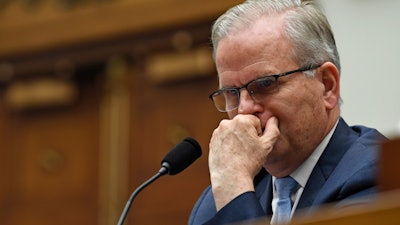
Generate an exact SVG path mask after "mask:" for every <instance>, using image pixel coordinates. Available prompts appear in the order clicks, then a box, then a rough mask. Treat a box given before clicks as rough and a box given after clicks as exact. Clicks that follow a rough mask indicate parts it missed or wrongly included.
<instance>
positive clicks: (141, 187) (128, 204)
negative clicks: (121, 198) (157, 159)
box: [118, 165, 168, 225]
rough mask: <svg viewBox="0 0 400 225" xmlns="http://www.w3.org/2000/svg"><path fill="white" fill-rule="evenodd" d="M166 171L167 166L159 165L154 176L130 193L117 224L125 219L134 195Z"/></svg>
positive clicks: (122, 222) (119, 224)
mask: <svg viewBox="0 0 400 225" xmlns="http://www.w3.org/2000/svg"><path fill="white" fill-rule="evenodd" d="M167 173H168V168H166V167H165V166H164V165H163V167H161V169H160V170H159V171H158V173H156V174H155V175H154V176H152V177H151V178H150V179H148V180H147V181H146V182H144V183H143V184H142V185H140V186H139V187H138V188H136V190H135V191H134V192H133V193H132V195H131V196H130V197H129V199H128V201H127V203H126V205H125V208H124V210H123V211H122V213H121V216H120V218H119V220H118V225H122V224H124V221H125V219H126V216H127V215H128V211H129V208H130V207H131V205H132V202H133V200H134V199H135V197H136V196H137V195H138V194H139V192H140V191H142V190H143V189H144V188H145V187H147V186H148V185H149V184H151V183H153V182H154V181H155V180H157V179H158V178H159V177H161V176H163V175H165V174H167Z"/></svg>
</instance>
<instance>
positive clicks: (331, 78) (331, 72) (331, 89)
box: [319, 62, 340, 109]
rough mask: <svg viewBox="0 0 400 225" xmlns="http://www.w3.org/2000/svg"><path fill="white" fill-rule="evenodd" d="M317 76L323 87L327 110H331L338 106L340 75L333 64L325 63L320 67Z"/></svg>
mask: <svg viewBox="0 0 400 225" xmlns="http://www.w3.org/2000/svg"><path fill="white" fill-rule="evenodd" d="M319 73H320V74H319V76H320V77H321V81H322V83H323V85H324V87H325V90H324V100H325V107H326V108H327V109H333V108H335V107H336V105H337V104H339V98H340V75H339V70H338V69H337V67H336V66H335V64H333V63H331V62H326V63H324V64H322V65H321V66H320V69H319Z"/></svg>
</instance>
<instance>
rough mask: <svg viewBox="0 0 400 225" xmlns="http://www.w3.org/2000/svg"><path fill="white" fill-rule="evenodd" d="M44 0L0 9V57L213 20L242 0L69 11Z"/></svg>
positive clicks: (150, 0)
mask: <svg viewBox="0 0 400 225" xmlns="http://www.w3.org/2000/svg"><path fill="white" fill-rule="evenodd" d="M45 2H46V3H47V4H42V6H41V7H37V8H35V9H33V10H28V11H27V10H23V9H21V8H19V7H17V5H15V4H11V6H10V7H8V8H6V9H3V10H2V11H1V12H0V43H1V45H0V58H5V57H7V56H8V55H18V54H24V53H30V52H39V51H45V50H48V49H54V48H59V47H60V46H61V47H65V46H74V45H78V44H82V43H90V42H91V41H94V40H97V41H99V40H111V39H114V38H118V37H122V36H125V35H135V34H141V33H144V32H151V31H156V30H158V29H164V28H171V27H174V26H183V25H187V24H191V23H196V22H198V21H202V20H210V19H215V18H216V17H217V16H218V15H219V14H220V13H221V12H223V11H225V10H226V9H228V8H229V7H231V6H232V5H235V4H237V3H240V2H243V1H239V0H222V1H221V0H218V1H215V0H136V1H131V0H119V1H110V2H107V3H102V4H101V3H98V4H86V5H82V6H79V7H75V8H72V9H70V10H65V9H64V10H62V9H60V8H58V9H57V8H55V7H54V6H53V7H52V5H51V4H50V3H49V1H45ZM100 2H101V1H100Z"/></svg>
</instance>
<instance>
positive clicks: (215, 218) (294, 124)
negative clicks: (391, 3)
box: [189, 0, 384, 225]
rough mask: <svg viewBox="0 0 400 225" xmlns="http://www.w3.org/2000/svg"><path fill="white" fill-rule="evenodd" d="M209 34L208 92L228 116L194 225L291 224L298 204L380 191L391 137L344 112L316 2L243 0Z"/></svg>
mask: <svg viewBox="0 0 400 225" xmlns="http://www.w3.org/2000/svg"><path fill="white" fill-rule="evenodd" d="M212 41H213V47H214V58H215V64H216V68H217V71H218V78H219V89H218V90H217V91H215V92H213V93H212V94H211V95H210V97H211V99H212V100H213V102H214V104H215V106H216V108H217V109H218V110H219V111H221V112H226V113H227V114H228V116H229V120H223V121H221V123H220V124H219V126H218V128H216V129H215V131H214V133H213V134H212V138H211V141H210V146H209V147H210V148H209V170H210V179H211V186H210V187H208V188H207V189H206V190H205V191H204V193H203V195H202V196H201V197H200V198H199V200H198V202H197V204H196V205H195V207H194V209H193V211H192V214H191V217H190V219H189V224H190V225H200V224H228V223H233V222H238V221H243V220H247V221H248V220H252V219H257V220H258V219H260V218H268V217H271V223H272V224H284V223H287V222H288V221H290V218H291V217H292V215H293V214H294V212H295V210H296V209H300V208H310V207H311V208H315V207H318V206H319V205H321V204H324V203H330V202H336V203H337V205H338V206H342V205H346V204H354V202H355V201H356V200H357V201H361V198H358V197H362V196H366V195H371V194H374V193H375V192H376V189H375V181H376V161H377V153H378V152H377V149H378V147H379V143H380V140H382V139H384V137H383V136H382V135H381V134H380V133H379V132H377V131H376V130H374V129H370V128H366V127H363V126H354V127H349V126H348V125H347V124H346V123H345V121H344V120H343V119H342V118H341V117H340V82H339V80H340V60H339V55H338V52H337V49H336V44H335V40H334V37H333V34H332V31H331V28H330V25H329V23H328V21H327V19H326V17H325V15H324V14H323V13H322V11H321V9H320V7H319V6H318V4H316V2H315V1H311V0H309V1H301V0H249V1H246V2H244V3H242V4H240V5H238V6H235V7H233V8H232V9H230V10H228V11H227V12H226V13H225V14H224V15H222V16H221V17H220V18H219V19H218V20H217V21H216V23H215V24H214V26H213V30H212ZM260 171H261V172H260ZM280 186H283V189H287V191H286V192H288V193H287V194H286V195H288V196H287V197H284V196H283V195H284V194H282V193H284V192H285V191H283V190H282V191H281V187H280ZM289 186H291V187H290V188H289ZM350 200H352V201H350ZM350 202H351V203H350Z"/></svg>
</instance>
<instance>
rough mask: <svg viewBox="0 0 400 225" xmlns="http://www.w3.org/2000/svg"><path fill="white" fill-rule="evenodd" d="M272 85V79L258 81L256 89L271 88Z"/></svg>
mask: <svg viewBox="0 0 400 225" xmlns="http://www.w3.org/2000/svg"><path fill="white" fill-rule="evenodd" d="M273 83H274V80H272V79H269V78H268V79H263V80H259V81H258V82H257V87H258V88H267V87H269V86H271V85H272V84H273Z"/></svg>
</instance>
